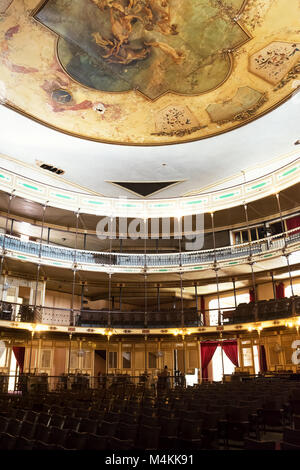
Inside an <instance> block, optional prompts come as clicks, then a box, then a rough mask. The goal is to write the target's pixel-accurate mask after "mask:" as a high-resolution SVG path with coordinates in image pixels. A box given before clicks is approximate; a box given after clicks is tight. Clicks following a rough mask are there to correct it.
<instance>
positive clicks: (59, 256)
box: [0, 227, 300, 270]
mask: <svg viewBox="0 0 300 470" xmlns="http://www.w3.org/2000/svg"><path fill="white" fill-rule="evenodd" d="M299 242H300V228H299V227H298V228H295V229H292V230H289V231H288V232H285V233H281V234H277V235H273V236H271V237H267V238H263V239H260V240H256V241H253V242H249V243H243V244H241V245H232V246H228V247H222V248H217V249H216V250H211V249H210V250H201V251H190V252H182V253H174V254H173V253H160V254H129V253H107V252H97V251H87V250H75V249H73V248H65V247H61V246H57V245H49V244H45V243H38V242H34V241H23V240H21V239H19V238H17V237H13V236H11V235H3V234H1V235H0V253H1V252H2V251H4V253H5V254H6V255H9V254H14V255H16V254H17V255H18V254H19V256H21V255H22V258H23V256H24V255H28V257H27V258H26V259H28V261H32V262H37V261H39V262H40V263H45V264H51V263H54V264H56V265H57V261H60V262H63V263H67V264H65V265H64V266H66V267H68V266H69V267H70V266H71V265H72V266H74V265H77V266H78V265H81V268H82V269H86V270H88V269H89V267H91V269H92V270H95V268H96V269H97V267H98V268H101V267H102V268H103V267H104V268H107V269H108V270H109V269H110V268H114V267H115V268H119V270H120V269H122V268H124V269H126V268H128V267H133V268H138V269H141V270H144V269H150V270H151V268H164V269H168V268H170V269H174V268H181V267H182V268H185V269H186V270H188V269H189V267H190V268H191V269H193V267H195V266H196V267H197V266H198V267H200V266H201V265H202V264H212V263H214V262H215V261H217V262H224V261H226V260H232V259H236V260H237V262H238V261H239V260H240V261H241V263H242V262H245V259H247V258H248V257H249V256H260V255H266V253H267V254H268V256H269V255H272V253H273V254H274V256H275V255H276V254H277V253H278V251H281V250H283V248H285V247H287V248H289V247H292V246H294V245H295V244H297V243H299ZM23 259H24V258H23ZM194 269H195V268H194ZM99 270H103V269H99Z"/></svg>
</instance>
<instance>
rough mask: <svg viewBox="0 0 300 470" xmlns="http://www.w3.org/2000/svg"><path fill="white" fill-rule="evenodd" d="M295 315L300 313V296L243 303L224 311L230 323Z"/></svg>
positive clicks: (224, 317)
mask: <svg viewBox="0 0 300 470" xmlns="http://www.w3.org/2000/svg"><path fill="white" fill-rule="evenodd" d="M293 315H300V297H298V296H295V297H289V298H284V299H278V300H260V301H258V302H257V303H255V302H250V303H249V304H246V303H242V304H239V305H238V307H237V308H236V309H235V310H231V311H227V312H223V320H225V319H227V320H229V323H247V322H251V321H255V320H256V319H257V320H260V321H267V320H273V319H276V318H287V317H291V316H293Z"/></svg>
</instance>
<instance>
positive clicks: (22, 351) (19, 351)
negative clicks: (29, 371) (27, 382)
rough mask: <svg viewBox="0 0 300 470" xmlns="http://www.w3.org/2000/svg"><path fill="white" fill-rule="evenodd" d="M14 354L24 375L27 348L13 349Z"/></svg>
mask: <svg viewBox="0 0 300 470" xmlns="http://www.w3.org/2000/svg"><path fill="white" fill-rule="evenodd" d="M12 349H13V353H14V355H15V358H16V361H17V364H18V366H19V368H20V373H21V374H22V373H23V367H24V357H25V348H22V347H13V348H12Z"/></svg>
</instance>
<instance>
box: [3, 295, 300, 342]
mask: <svg viewBox="0 0 300 470" xmlns="http://www.w3.org/2000/svg"><path fill="white" fill-rule="evenodd" d="M211 313H213V314H217V318H218V322H217V323H216V322H215V321H212V322H211V323H210V321H209V318H210V317H214V316H215V315H212V316H211V315H210V314H211ZM298 316H300V297H298V296H295V297H290V298H283V299H278V300H262V301H258V302H256V303H255V302H250V303H248V304H246V303H242V304H239V305H238V306H237V308H236V309H229V308H227V309H221V310H220V311H216V310H203V311H199V310H198V311H197V310H196V309H185V310H183V311H178V310H166V311H160V312H157V311H156V312H153V311H150V312H141V311H132V312H126V311H124V312H121V311H116V310H112V311H108V310H72V309H62V308H52V307H34V306H30V305H29V306H28V305H23V304H16V303H9V302H1V305H0V321H2V322H1V325H2V326H4V327H5V326H13V327H21V328H25V329H30V328H27V327H26V325H25V324H30V325H32V324H37V325H39V326H41V325H42V326H43V325H49V327H50V328H49V329H50V330H51V329H53V330H55V329H57V327H67V329H66V331H68V327H72V328H71V330H72V331H73V330H76V329H77V328H78V330H79V331H80V330H81V328H85V329H86V332H87V333H89V332H93V331H94V330H93V329H95V328H104V329H107V328H109V329H112V330H118V329H120V330H126V331H128V329H130V331H131V330H133V332H134V331H136V332H137V333H142V332H145V330H146V331H148V330H149V331H150V330H151V332H153V333H155V331H157V332H158V330H160V331H161V329H164V328H167V329H179V330H180V329H182V328H190V329H192V330H193V329H195V331H194V332H197V331H198V330H196V329H199V328H200V330H201V331H204V330H205V329H209V328H210V329H211V331H215V330H218V329H220V328H221V329H222V328H224V327H226V328H227V327H229V329H235V327H236V325H242V324H248V323H249V324H250V323H257V322H270V321H273V320H280V319H291V321H292V320H293V319H297V320H298V318H297V317H298ZM5 323H7V325H6V324H5ZM51 326H53V327H51ZM58 329H59V328H58ZM91 329H92V330H91ZM138 330H141V331H138ZM166 332H167V330H166ZM207 332H209V331H208V330H207Z"/></svg>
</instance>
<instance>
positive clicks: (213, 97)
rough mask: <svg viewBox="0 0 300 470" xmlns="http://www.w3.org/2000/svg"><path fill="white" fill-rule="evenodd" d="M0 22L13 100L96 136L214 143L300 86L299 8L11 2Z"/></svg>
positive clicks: (63, 126)
mask: <svg viewBox="0 0 300 470" xmlns="http://www.w3.org/2000/svg"><path fill="white" fill-rule="evenodd" d="M0 15H1V22H0V37H1V40H0V80H1V82H0V85H1V90H0V94H1V95H2V100H3V101H4V102H5V104H6V105H7V106H8V107H11V108H12V109H14V110H16V111H19V112H21V113H24V114H25V115H26V116H28V117H31V118H33V119H34V120H37V121H38V122H41V123H43V124H47V125H48V126H50V127H52V128H54V129H56V130H59V131H62V132H65V133H68V134H71V135H74V136H79V137H83V138H86V139H91V140H95V141H100V142H108V143H114V144H127V145H163V144H174V143H183V142H186V141H190V140H199V139H203V138H206V137H211V136H214V135H217V134H220V133H224V132H226V131H229V130H232V129H234V128H236V127H238V126H242V125H244V124H246V123H248V122H250V121H252V120H254V119H256V118H258V117H260V116H262V115H263V114H265V113H267V112H269V111H271V110H273V109H274V108H276V107H277V106H278V105H280V104H281V103H283V102H284V101H285V100H287V98H288V97H290V96H291V95H292V94H293V93H294V92H295V91H296V89H297V88H298V87H299V85H300V78H299V77H300V27H299V17H300V2H299V1H298V0H292V1H291V0H290V1H287V0H46V1H43V2H40V1H37V0H24V1H22V2H20V1H18V0H15V1H11V0H0ZM283 125H284V123H283Z"/></svg>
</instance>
